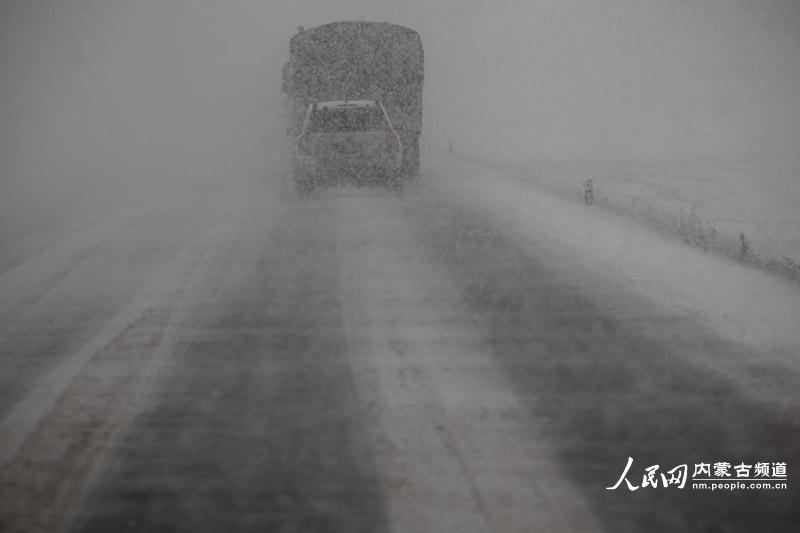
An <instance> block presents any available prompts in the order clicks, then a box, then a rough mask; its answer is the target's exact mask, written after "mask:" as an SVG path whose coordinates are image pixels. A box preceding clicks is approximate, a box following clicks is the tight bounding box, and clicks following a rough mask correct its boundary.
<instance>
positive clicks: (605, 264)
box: [425, 154, 800, 364]
mask: <svg viewBox="0 0 800 533" xmlns="http://www.w3.org/2000/svg"><path fill="white" fill-rule="evenodd" d="M425 173H426V174H428V175H429V181H430V186H431V187H433V188H434V189H436V190H437V191H439V192H440V193H441V194H444V195H446V196H448V197H451V198H453V199H455V200H457V201H459V202H462V203H464V204H465V205H467V206H469V207H472V208H475V209H478V210H479V211H480V212H482V213H483V214H485V215H487V216H490V217H492V218H493V219H494V220H495V221H496V222H497V223H498V224H499V225H500V226H501V227H503V228H504V229H505V230H506V231H507V232H509V233H510V234H513V235H515V237H516V238H517V240H518V241H519V242H520V243H522V245H523V246H527V249H528V250H529V252H530V253H531V254H532V255H533V256H534V257H536V258H537V259H539V260H540V261H548V262H549V263H550V264H549V265H548V266H550V267H552V268H553V269H554V270H555V271H558V272H560V271H573V272H575V273H576V279H578V280H580V279H586V282H585V289H586V291H587V294H589V295H591V296H594V297H596V298H603V297H605V296H608V295H609V294H612V293H613V292H614V291H613V287H622V288H627V289H631V290H633V291H635V292H636V293H638V294H640V295H642V296H644V297H646V298H649V299H652V300H654V301H657V302H659V303H661V304H663V305H666V306H668V307H669V308H670V309H673V310H676V311H678V312H679V313H689V314H690V315H693V316H695V317H697V318H698V319H699V320H701V321H704V322H705V323H706V324H707V325H709V326H710V327H711V328H712V329H713V330H715V331H716V332H717V333H718V334H721V335H723V336H724V337H726V338H728V339H730V340H732V341H734V342H737V343H745V344H747V345H750V346H752V347H754V348H755V349H757V350H758V351H759V352H762V353H763V352H764V351H765V350H768V351H770V352H772V353H773V354H774V355H778V354H780V355H781V356H782V357H783V356H786V358H787V359H789V360H791V361H792V363H793V364H794V362H795V361H794V358H795V355H796V354H798V353H800V334H799V333H798V331H799V330H798V327H799V326H800V318H799V317H800V287H798V286H797V285H796V284H795V283H792V282H790V281H787V280H785V279H783V278H781V277H778V276H775V275H772V274H769V273H767V272H764V271H761V270H758V269H755V268H752V267H751V266H748V265H745V264H741V263H738V262H735V261H731V260H729V259H726V258H724V257H720V256H717V255H712V254H708V253H705V252H703V251H702V250H700V249H697V248H693V247H689V246H685V245H682V244H681V243H679V242H678V241H676V240H670V239H668V238H665V237H663V236H662V235H659V234H658V233H656V232H655V231H653V229H652V228H648V227H646V226H643V225H640V224H636V223H633V222H631V220H630V219H628V218H625V217H622V216H619V215H618V214H615V213H613V212H610V211H608V210H605V209H598V208H597V207H596V206H588V205H584V204H582V203H580V202H576V201H571V200H569V199H565V198H563V197H561V196H559V195H554V194H550V193H547V192H542V191H541V190H539V189H537V188H536V187H535V186H534V184H533V182H531V181H530V180H528V181H524V180H521V179H519V178H518V177H515V176H513V175H510V174H508V173H503V172H499V171H496V170H492V169H488V168H486V167H485V166H479V165H476V164H473V163H469V162H466V161H464V160H460V159H455V158H452V157H448V156H447V155H444V154H442V155H439V154H430V157H428V158H427V159H426V169H425ZM587 268H588V270H589V271H591V272H592V274H593V275H594V274H597V276H600V277H601V278H602V279H604V280H605V283H604V285H605V286H606V289H602V288H599V287H598V283H597V279H596V277H595V276H592V279H589V276H586V275H585V274H584V275H583V278H582V277H581V276H582V275H581V273H580V272H581V271H584V272H586V270H587ZM579 283H580V281H579ZM608 287H611V288H612V290H611V291H609V290H608Z"/></svg>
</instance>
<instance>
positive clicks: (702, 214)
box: [481, 155, 800, 273]
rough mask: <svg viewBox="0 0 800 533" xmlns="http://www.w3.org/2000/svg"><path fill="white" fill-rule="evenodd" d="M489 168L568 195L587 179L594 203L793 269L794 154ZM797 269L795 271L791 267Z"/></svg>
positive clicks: (798, 210) (798, 243)
mask: <svg viewBox="0 0 800 533" xmlns="http://www.w3.org/2000/svg"><path fill="white" fill-rule="evenodd" d="M481 163H482V164H483V165H485V166H488V167H489V168H492V169H494V170H498V171H501V172H504V173H509V174H513V175H515V176H517V177H519V178H524V179H526V180H530V181H532V182H534V183H536V184H537V186H539V187H542V188H545V189H547V190H549V191H553V192H557V193H560V194H562V195H565V196H569V197H573V198H582V197H583V182H584V181H585V180H586V179H587V178H591V179H592V182H593V188H594V196H595V202H596V204H598V205H601V206H603V207H608V208H611V209H612V210H614V211H616V212H619V213H623V214H625V215H628V216H632V217H633V218H636V219H637V220H640V221H642V222H645V223H647V224H649V225H651V226H654V227H656V228H659V229H661V230H666V232H667V233H672V234H678V235H680V236H681V237H682V238H684V239H686V240H687V241H690V242H693V243H694V244H696V245H698V246H700V247H705V248H710V249H715V250H716V251H718V252H723V253H725V254H727V255H736V254H738V253H740V251H741V245H742V240H741V239H742V238H741V237H740V234H741V235H743V237H744V239H745V241H746V246H747V247H748V250H749V252H751V253H752V254H755V256H757V257H758V258H760V259H761V262H762V263H767V262H768V261H769V260H770V259H772V260H774V261H778V262H782V263H784V264H785V263H786V260H787V259H788V260H789V261H791V262H792V263H794V265H793V270H799V271H800V269H798V268H797V267H798V266H800V155H787V156H777V157H771V158H763V159H750V160H739V161H730V160H729V161H715V160H705V161H694V162H683V163H675V162H669V163H667V162H665V163H649V164H645V163H639V164H634V163H619V162H594V163H591V162H586V163H569V164H567V163H541V162H537V163H532V162H518V163H508V162H500V161H495V160H491V159H482V160H481ZM798 273H800V272H798Z"/></svg>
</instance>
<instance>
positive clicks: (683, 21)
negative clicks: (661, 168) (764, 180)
mask: <svg viewBox="0 0 800 533" xmlns="http://www.w3.org/2000/svg"><path fill="white" fill-rule="evenodd" d="M345 19H364V20H377V21H390V22H394V23H398V24H402V25H407V26H410V27H412V28H414V29H416V30H417V31H419V32H420V34H421V36H422V40H423V45H424V47H425V52H426V60H427V64H426V85H425V110H424V133H423V141H424V142H426V143H428V144H429V145H440V146H441V145H444V144H446V142H447V140H449V139H452V140H453V141H454V143H455V144H456V146H457V147H459V148H462V149H464V150H466V149H470V150H477V151H481V152H484V153H487V154H497V155H503V156H508V157H514V158H524V159H532V158H560V159H567V160H571V159H586V158H598V157H602V158H613V159H651V158H678V159H681V158H688V157H704V156H735V155H761V154H776V153H777V154H785V153H798V152H800V142H798V141H799V140H800V136H799V135H798V134H799V133H800V105H798V95H800V2H797V1H795V0H702V1H699V0H540V1H534V0H528V1H522V0H519V1H517V0H497V1H492V2H488V1H486V2H478V1H475V0H462V1H456V0H446V1H441V2H431V1H428V0H426V1H422V0H418V1H415V0H406V1H405V2H397V1H396V0H395V1H356V0H350V1H340V2H318V1H298V0H291V1H289V0H285V1H283V0H274V1H256V0H243V1H226V2H219V1H210V0H174V1H167V0H138V1H128V0H72V1H70V2H65V1H63V0H16V1H14V0H0V104H1V107H0V141H2V143H1V144H0V146H1V148H0V150H1V151H0V156H1V157H2V166H1V167H0V172H2V179H3V181H4V182H9V181H15V180H25V181H30V180H34V181H35V179H39V178H42V179H44V178H50V179H55V180H69V179H73V178H74V179H77V178H78V177H84V178H87V179H88V177H93V178H94V179H97V180H113V179H114V178H117V179H119V180H135V179H143V177H145V176H149V177H150V178H151V179H152V178H154V177H155V176H161V177H163V178H165V179H166V178H168V177H169V176H171V175H186V174H190V173H192V172H206V173H209V172H211V173H213V172H219V173H224V172H231V171H235V172H258V171H259V169H260V168H261V167H262V166H263V165H264V159H263V158H264V155H263V152H262V150H261V145H260V143H262V142H263V141H264V131H265V130H280V131H283V129H284V128H285V125H284V124H283V123H282V122H281V121H282V110H281V109H280V102H281V98H282V95H281V93H280V75H281V74H280V73H281V71H280V68H281V65H282V64H283V62H285V61H286V59H287V54H288V39H289V38H290V37H291V35H292V34H293V33H294V31H295V28H296V27H297V26H298V25H301V24H302V25H304V26H305V27H312V26H315V25H318V24H322V23H326V22H330V21H334V20H345Z"/></svg>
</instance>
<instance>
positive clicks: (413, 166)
mask: <svg viewBox="0 0 800 533" xmlns="http://www.w3.org/2000/svg"><path fill="white" fill-rule="evenodd" d="M403 174H405V175H406V176H407V177H408V178H409V179H412V180H413V179H414V178H416V177H417V176H418V175H419V135H418V134H416V135H414V136H413V137H412V138H410V139H409V140H408V144H407V146H406V148H405V149H404V150H403Z"/></svg>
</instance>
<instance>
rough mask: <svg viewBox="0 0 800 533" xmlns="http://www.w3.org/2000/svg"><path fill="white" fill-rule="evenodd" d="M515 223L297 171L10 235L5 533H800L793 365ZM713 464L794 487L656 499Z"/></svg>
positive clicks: (1, 481)
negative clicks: (665, 480)
mask: <svg viewBox="0 0 800 533" xmlns="http://www.w3.org/2000/svg"><path fill="white" fill-rule="evenodd" d="M518 233H519V228H516V229H514V230H513V231H512V230H511V229H509V228H507V227H504V226H503V225H502V224H498V223H497V222H496V221H495V220H493V219H492V218H491V217H487V216H485V214H484V213H480V212H478V211H476V210H474V209H471V208H469V207H467V206H465V205H462V204H461V203H459V202H458V201H457V200H456V199H455V198H454V197H453V196H451V195H448V194H445V193H443V192H442V191H441V190H440V189H436V188H434V187H431V186H430V184H429V183H427V182H426V180H424V179H423V182H422V183H421V184H420V185H418V186H415V187H411V188H409V189H407V190H406V191H405V192H404V193H396V192H392V191H388V190H383V189H380V188H354V187H353V188H351V187H340V188H335V189H330V190H323V191H319V192H318V193H316V194H314V195H312V196H311V197H309V198H304V199H297V198H295V197H294V196H293V195H292V194H291V188H290V187H289V186H288V184H285V183H283V181H282V180H281V179H280V177H279V176H277V173H276V175H272V176H270V177H268V178H267V179H263V180H256V179H252V180H248V179H239V180H232V181H231V182H229V183H219V184H207V183H206V184H200V185H198V186H196V187H186V190H183V191H180V192H179V193H177V194H175V193H172V194H169V195H165V196H163V197H159V198H157V199H153V200H150V201H142V202H141V203H139V204H136V205H128V206H126V207H124V208H123V207H120V208H110V207H109V208H105V209H98V210H91V209H89V210H87V211H86V212H85V213H80V214H78V213H72V215H71V216H70V217H68V219H55V220H53V221H49V222H47V223H43V224H42V225H40V226H36V227H33V228H31V229H29V230H28V231H24V232H20V233H19V234H18V235H16V236H15V237H14V238H13V240H12V239H11V238H10V237H8V236H7V237H5V238H6V242H5V243H3V247H2V250H3V257H2V258H1V259H0V269H1V270H0V365H1V366H0V462H1V463H2V465H3V466H2V470H0V530H3V531H20V532H22V531H24V532H28V531H70V532H85V531H88V532H95V531H99V532H108V531H192V532H197V531H210V532H216V531H269V532H273V531H275V532H283V531H286V532H313V531H318V532H362V531H363V532H380V531H398V532H459V533H467V532H487V531H493V532H516V531H520V532H522V531H615V532H620V531H622V532H624V531H644V530H648V531H703V532H718V531H758V530H769V531H796V528H797V525H798V524H799V523H800V504H799V503H800V500H798V491H797V488H798V486H797V478H796V477H794V478H793V477H792V473H793V472H794V471H796V469H797V468H800V411H798V409H797V407H798V401H797V399H796V398H795V396H796V391H797V383H798V380H797V378H798V372H797V369H796V367H795V366H793V365H791V364H788V363H786V364H782V363H779V362H776V360H775V359H774V358H773V357H771V356H770V355H769V354H760V353H757V352H754V351H753V348H752V347H746V346H743V345H737V344H734V343H732V342H730V341H727V340H725V339H723V338H721V337H719V336H717V335H716V334H715V333H713V332H712V331H711V330H709V329H708V328H706V327H705V326H704V325H703V324H702V323H700V322H698V321H697V320H695V319H694V318H693V317H692V316H691V315H689V314H686V313H681V312H680V311H679V310H675V309H671V308H668V307H666V306H662V305H660V304H659V302H655V301H651V300H648V299H647V298H644V297H641V296H639V295H637V294H635V293H634V292H633V291H630V290H629V289H628V288H626V287H625V286H619V285H614V284H608V283H607V280H606V278H605V276H604V273H603V272H598V271H597V270H596V269H595V268H593V265H591V264H576V263H575V262H574V261H573V260H572V258H571V256H570V255H569V253H568V252H564V253H563V254H562V255H559V253H558V252H553V251H552V250H550V249H547V250H541V251H540V250H537V249H536V248H531V247H529V246H523V245H522V244H521V243H520V239H519V235H518ZM553 238H554V239H555V241H557V240H558V236H557V235H555V236H553ZM586 287H592V288H593V289H592V290H591V291H586V290H584V289H585V288H586ZM738 360H751V361H763V364H758V363H754V364H753V365H752V367H751V368H750V369H749V376H748V377H749V379H747V380H744V379H739V377H741V376H738V377H737V376H736V375H735V373H733V374H732V373H731V372H730V371H729V370H730V365H727V366H726V362H730V361H738ZM721 369H727V370H725V371H723V370H721ZM628 457H632V458H633V459H634V464H633V466H632V468H631V470H630V473H629V475H628V479H629V480H630V481H632V482H633V484H634V485H637V487H638V488H637V490H635V491H631V490H630V489H629V488H628V487H627V486H626V484H625V483H622V485H621V486H620V487H618V488H617V489H616V490H607V489H606V487H609V486H612V485H613V484H614V483H616V482H617V480H618V479H619V478H620V475H621V474H622V472H623V469H624V467H625V465H626V461H627V459H628ZM716 461H728V462H731V463H732V464H733V465H735V464H738V463H740V462H744V463H755V462H758V461H767V462H777V461H780V462H786V463H787V465H788V474H789V476H788V489H786V490H772V491H770V490H739V491H714V492H712V491H702V490H693V489H691V488H690V487H685V488H684V489H679V488H677V487H676V486H669V487H662V486H659V487H658V488H652V487H644V488H642V487H640V486H639V485H641V479H642V476H643V474H644V473H645V470H644V469H645V467H647V466H650V465H653V464H659V465H660V467H661V470H660V471H665V470H667V469H669V468H672V467H673V466H676V465H679V464H684V463H685V464H688V468H689V475H691V474H692V473H693V472H692V470H693V468H694V465H695V464H696V463H702V462H716ZM793 469H795V470H793ZM731 472H732V470H731ZM657 480H658V478H657ZM689 484H690V485H691V479H690V480H689ZM764 528H766V529H764Z"/></svg>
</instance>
